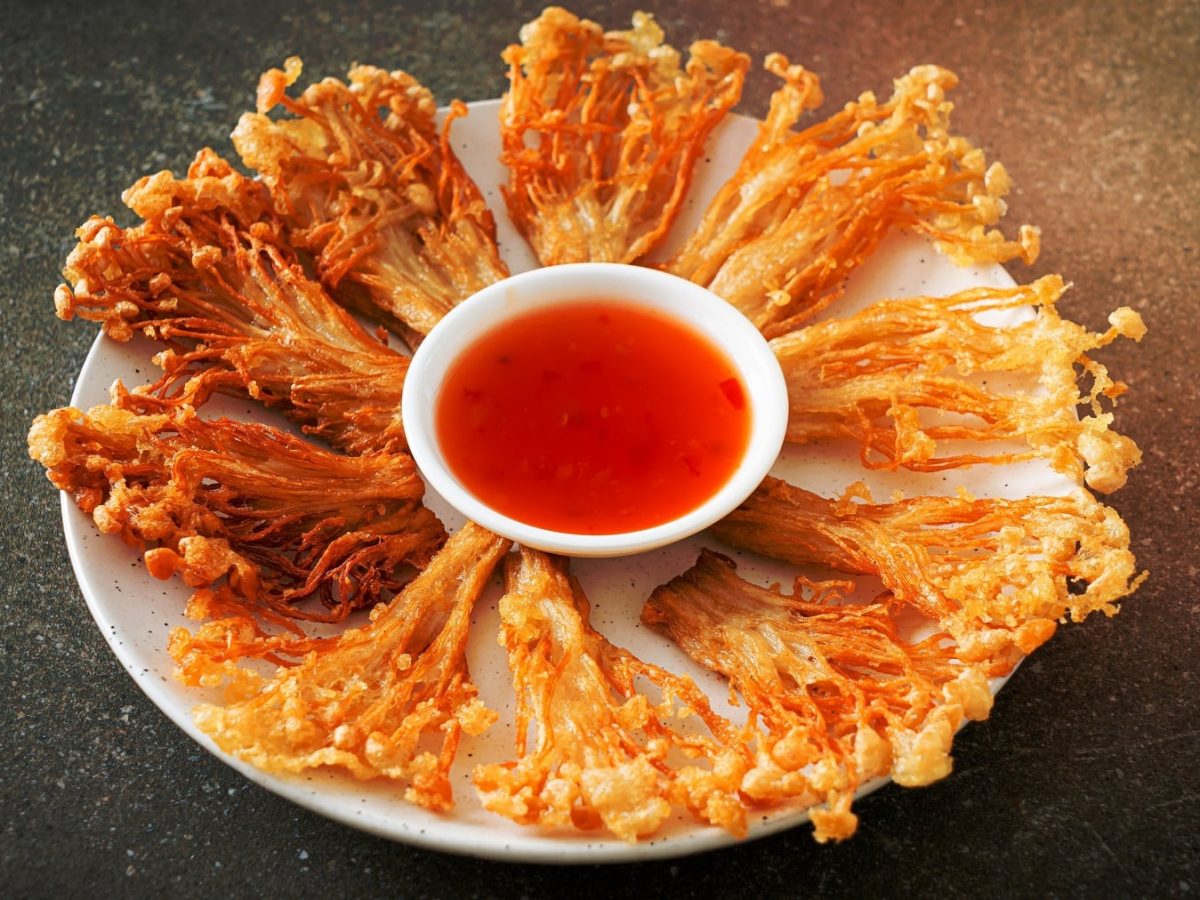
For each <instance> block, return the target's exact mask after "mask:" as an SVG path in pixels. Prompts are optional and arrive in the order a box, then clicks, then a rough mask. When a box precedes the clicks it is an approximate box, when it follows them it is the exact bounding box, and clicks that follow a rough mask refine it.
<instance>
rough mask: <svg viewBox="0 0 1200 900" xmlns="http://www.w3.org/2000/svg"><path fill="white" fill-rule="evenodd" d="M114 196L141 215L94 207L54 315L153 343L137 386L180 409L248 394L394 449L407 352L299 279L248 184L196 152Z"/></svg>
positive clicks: (322, 430) (345, 444) (360, 445)
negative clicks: (151, 358)
mask: <svg viewBox="0 0 1200 900" xmlns="http://www.w3.org/2000/svg"><path fill="white" fill-rule="evenodd" d="M124 199H125V202H126V203H127V204H128V205H129V206H130V208H132V209H133V210H134V211H135V212H137V213H138V214H140V215H142V216H143V217H144V218H145V219H146V222H145V223H144V224H142V225H139V226H137V227H135V228H120V227H118V226H117V225H116V224H114V223H113V221H112V220H111V219H102V218H100V217H98V216H94V217H92V218H91V219H89V220H88V221H87V222H86V223H85V224H84V225H83V226H82V227H81V228H80V229H79V232H78V235H79V241H80V242H79V245H78V246H77V247H76V248H75V249H74V250H73V251H72V252H71V255H70V256H69V257H68V258H67V263H66V268H65V269H64V271H63V274H64V276H65V277H66V279H67V284H63V285H61V286H60V287H59V288H58V290H57V291H56V292H55V295H54V300H55V305H56V307H57V310H58V315H59V318H62V319H71V318H73V317H74V316H80V317H82V318H85V319H90V320H92V321H98V322H100V323H102V324H103V327H104V332H105V334H107V335H108V336H110V337H112V338H115V339H117V340H120V341H127V340H129V338H130V337H131V336H132V335H133V333H134V331H135V330H138V331H142V332H144V333H145V334H146V335H148V336H149V337H152V338H156V339H158V340H160V341H163V342H165V343H166V344H167V347H168V349H167V350H165V351H163V352H162V353H160V354H158V356H157V357H156V358H155V359H156V361H157V362H158V363H159V364H160V365H161V366H162V367H163V369H164V375H163V377H162V379H161V380H160V381H159V382H158V384H156V385H155V386H153V388H151V389H148V390H154V391H155V392H157V393H158V395H159V396H162V397H170V398H171V399H172V401H173V402H174V403H175V404H176V405H178V406H180V407H185V406H199V405H200V404H202V403H203V402H204V401H205V400H207V399H208V397H209V396H210V395H211V394H212V393H213V392H215V391H222V392H230V393H241V394H248V395H249V396H251V397H254V398H256V399H258V400H261V401H262V402H264V403H266V404H267V405H268V406H276V407H279V408H281V409H282V411H283V412H284V413H285V414H286V415H287V416H288V417H289V418H291V419H293V420H294V421H296V422H299V423H301V424H302V425H303V427H304V430H305V431H307V432H309V433H311V434H316V435H319V436H321V437H323V438H325V439H327V440H328V441H330V443H332V444H333V445H334V446H337V447H340V448H342V449H344V450H347V451H349V452H351V453H365V452H371V451H376V450H389V451H390V450H403V449H404V448H405V447H406V446H407V445H406V443H405V440H404V430H403V426H402V424H401V419H400V396H401V391H402V388H403V384H404V373H405V372H406V371H407V370H408V359H407V357H405V356H402V355H401V354H399V353H396V352H395V351H392V350H389V349H388V348H387V347H386V346H385V345H384V344H383V343H381V341H380V340H379V339H377V338H375V337H372V336H371V335H370V334H368V333H367V332H366V331H365V330H364V329H363V328H362V326H360V325H359V324H358V322H356V321H355V320H354V319H353V318H352V317H351V316H350V315H349V314H348V313H347V312H346V311H345V310H344V309H342V308H341V307H340V306H338V305H337V304H336V303H334V302H333V301H332V300H331V299H330V298H329V296H328V295H327V294H326V293H325V292H324V290H323V289H322V288H321V286H320V285H319V284H318V283H316V282H314V281H312V280H311V279H309V278H308V277H307V276H306V275H305V274H304V271H303V269H302V268H301V266H300V264H299V262H298V260H297V259H296V257H295V254H294V252H293V251H292V249H291V248H290V247H289V246H288V244H287V242H286V241H285V240H284V237H283V234H282V228H281V226H280V223H279V220H278V219H276V218H275V216H274V214H273V213H272V212H271V199H270V196H269V194H268V193H267V190H266V188H265V187H264V186H263V185H262V184H260V183H258V182H256V181H253V180H251V179H249V178H246V177H245V176H244V175H241V174H240V173H238V172H235V171H234V170H233V169H232V168H230V166H229V164H228V163H227V162H225V160H223V159H221V158H220V157H219V156H217V155H216V154H215V153H214V152H213V151H212V150H201V151H200V153H199V154H198V155H197V156H196V160H195V162H193V163H192V165H191V168H190V169H189V170H188V176H187V178H185V179H176V178H174V177H173V176H172V175H171V174H170V173H169V172H160V173H158V174H157V175H153V176H150V177H148V178H143V179H142V180H141V181H139V182H138V183H137V184H135V185H134V186H133V187H132V188H130V189H129V190H128V191H126V192H125V197H124Z"/></svg>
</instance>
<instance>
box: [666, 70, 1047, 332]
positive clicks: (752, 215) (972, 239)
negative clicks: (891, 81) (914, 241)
mask: <svg viewBox="0 0 1200 900" xmlns="http://www.w3.org/2000/svg"><path fill="white" fill-rule="evenodd" d="M766 67H767V69H769V70H770V71H771V72H773V73H774V74H776V75H778V76H779V77H780V78H783V79H784V82H785V83H784V86H783V87H781V88H780V89H779V90H778V91H776V93H775V94H774V96H772V98H771V108H770V112H769V114H768V116H767V119H766V121H765V122H764V123H763V124H762V125H761V126H760V128H759V133H758V137H757V138H756V139H755V141H754V143H753V144H752V145H751V147H750V149H749V150H748V151H747V152H746V155H745V156H744V157H743V159H742V162H741V164H740V165H739V167H738V170H737V171H736V172H735V173H734V175H733V177H732V178H730V179H729V181H728V182H726V184H725V185H724V186H723V187H722V188H721V189H720V191H719V192H718V193H717V195H716V197H715V198H714V199H713V201H712V203H710V204H709V206H708V209H707V210H706V212H705V214H704V219H703V221H702V222H701V224H700V227H699V228H698V229H697V231H696V232H695V234H693V235H692V236H691V237H690V238H689V239H688V241H687V242H686V243H685V244H684V246H683V247H682V248H681V249H680V250H679V251H678V252H677V253H676V254H675V255H674V256H673V257H672V258H671V259H670V260H668V261H667V263H665V265H664V268H665V269H666V270H667V271H669V272H673V273H675V274H676V275H681V276H683V277H684V278H688V279H690V280H692V281H694V282H696V283H697V284H702V285H704V286H705V287H708V288H709V289H710V290H712V291H713V292H714V293H716V294H719V295H720V296H721V297H724V298H725V299H726V300H728V301H729V302H730V303H732V304H733V305H734V306H736V307H737V308H738V309H740V310H741V311H742V312H743V313H745V314H746V316H747V317H748V318H749V319H750V320H751V321H753V322H754V324H755V325H757V326H758V327H759V329H761V330H762V331H763V333H764V334H766V335H767V336H768V337H775V336H777V335H779V334H783V333H784V332H787V331H790V330H791V329H793V328H795V327H796V326H797V325H799V324H801V323H802V322H804V321H805V320H807V319H808V318H810V317H811V316H812V315H814V314H815V313H816V312H818V311H819V310H821V309H824V308H825V307H826V306H828V305H829V304H830V303H832V302H833V301H834V300H836V299H837V298H838V297H840V296H841V295H842V293H843V292H844V289H845V281H846V276H847V275H849V274H850V271H851V270H852V269H854V268H855V267H856V266H858V265H859V264H860V263H862V261H863V260H864V259H866V258H867V257H868V256H870V254H871V253H872V251H873V250H874V249H875V248H876V246H877V245H878V244H879V242H880V240H881V239H882V238H883V237H884V235H885V234H887V233H888V232H889V231H891V230H893V229H895V228H898V227H906V228H909V229H912V230H913V231H916V232H918V233H920V234H923V235H926V236H928V237H930V238H931V239H933V240H934V241H935V242H936V245H937V247H938V249H939V250H941V251H942V252H944V253H946V254H947V255H948V256H949V257H950V258H951V259H953V260H954V261H956V262H959V263H968V262H985V261H993V262H1003V261H1005V260H1009V259H1014V258H1018V257H1019V258H1021V259H1024V260H1025V261H1027V262H1030V261H1032V260H1033V258H1034V257H1036V255H1037V250H1038V232H1037V230H1036V229H1034V228H1031V227H1029V226H1022V228H1021V229H1020V234H1019V237H1018V238H1017V239H1016V240H1007V239H1005V238H1004V236H1003V235H1002V234H1001V233H1000V232H999V231H996V230H994V229H992V228H991V226H993V225H995V224H996V222H998V221H999V219H1000V217H1001V216H1002V215H1003V214H1004V211H1005V206H1004V202H1003V200H1002V199H1001V198H1002V197H1003V196H1004V195H1005V194H1006V193H1007V192H1008V189H1009V179H1008V175H1007V173H1006V172H1005V171H1004V168H1003V167H1002V166H1001V165H1000V164H999V163H994V164H993V165H991V166H990V167H988V166H987V165H986V162H985V160H984V155H983V152H982V151H981V150H979V149H977V148H975V147H973V146H972V145H971V144H970V143H969V142H968V141H967V140H966V139H965V138H962V137H958V136H954V135H952V134H951V133H950V131H949V127H950V110H951V108H952V104H951V103H949V102H947V101H946V99H945V92H946V90H947V89H949V88H952V87H953V86H954V85H955V84H956V83H957V79H956V78H955V76H954V75H953V73H951V72H949V71H947V70H945V69H942V68H939V67H937V66H919V67H917V68H914V69H912V70H911V71H910V72H909V73H908V74H907V75H905V76H904V77H903V78H899V79H897V80H896V82H895V92H894V94H893V95H892V98H891V99H890V100H889V101H888V102H886V103H883V104H880V103H877V102H876V100H875V96H874V95H873V94H871V93H865V94H863V95H861V96H860V97H859V98H858V100H857V101H856V102H854V103H849V104H847V105H846V106H845V107H844V108H843V109H842V110H841V111H839V112H837V113H835V114H834V115H832V116H830V117H829V118H828V119H826V120H824V121H823V122H818V123H816V124H814V125H811V126H809V127H808V128H806V129H804V130H803V131H798V132H795V131H792V126H793V125H794V124H795V123H796V121H797V119H799V118H800V116H801V114H802V113H803V112H805V111H806V110H809V109H812V108H814V107H816V106H818V105H819V104H820V103H821V99H822V97H821V89H820V85H819V83H818V80H817V78H816V76H815V75H813V74H812V73H810V72H808V71H806V70H805V69H804V68H802V67H801V66H789V65H788V61H787V59H786V58H784V57H783V56H781V55H780V54H778V53H774V54H771V55H770V56H768V57H767V61H766Z"/></svg>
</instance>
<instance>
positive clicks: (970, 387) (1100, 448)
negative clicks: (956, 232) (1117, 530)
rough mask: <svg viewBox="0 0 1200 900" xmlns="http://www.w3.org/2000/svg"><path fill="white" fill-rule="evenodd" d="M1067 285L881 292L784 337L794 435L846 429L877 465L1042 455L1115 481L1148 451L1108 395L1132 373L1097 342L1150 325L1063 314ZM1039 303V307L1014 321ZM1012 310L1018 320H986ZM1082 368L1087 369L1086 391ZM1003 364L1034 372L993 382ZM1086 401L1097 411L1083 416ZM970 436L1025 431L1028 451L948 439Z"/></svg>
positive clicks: (1120, 389) (1079, 472)
mask: <svg viewBox="0 0 1200 900" xmlns="http://www.w3.org/2000/svg"><path fill="white" fill-rule="evenodd" d="M1062 292H1063V282H1062V279H1061V278H1059V277H1058V276H1057V275H1051V276H1047V277H1046V278H1042V279H1039V280H1038V281H1036V282H1034V283H1033V284H1031V285H1028V286H1025V287H1016V288H1010V289H1002V288H978V289H975V290H969V291H963V292H961V293H958V294H954V295H952V296H949V297H915V298H912V299H905V300H885V301H883V302H881V303H876V304H875V305H873V306H871V307H869V308H867V309H866V310H864V311H863V312H861V313H859V314H858V315H856V316H852V317H850V318H848V319H837V320H830V321H825V322H819V323H817V324H815V325H810V326H808V327H806V328H802V329H799V330H797V331H794V332H791V333H790V334H786V335H784V336H782V337H778V338H775V339H774V340H773V341H772V342H771V348H772V349H773V350H774V351H775V355H776V357H777V358H778V359H779V364H780V366H781V368H782V369H783V373H784V377H785V378H786V379H787V385H788V397H789V398H790V404H791V414H790V417H789V420H788V432H787V439H788V440H789V441H794V442H796V443H807V442H808V441H812V440H816V439H819V438H848V439H850V440H852V441H854V442H856V443H858V444H860V445H861V447H862V460H863V463H864V464H865V465H866V466H868V467H869V468H896V467H898V466H903V467H905V468H908V469H914V470H917V471H921V472H930V471H938V470H941V469H947V468H951V467H955V466H964V465H972V464H975V463H995V464H1000V463H1010V462H1017V461H1020V460H1025V459H1030V458H1033V457H1042V458H1045V459H1047V460H1049V461H1050V463H1051V464H1052V465H1053V466H1054V467H1055V468H1056V469H1057V470H1059V471H1060V472H1063V473H1065V474H1067V475H1070V476H1072V477H1074V478H1075V479H1076V480H1077V481H1081V480H1086V481H1087V483H1088V485H1090V486H1091V487H1092V488H1094V489H1096V490H1098V491H1102V492H1105V493H1107V492H1109V491H1114V490H1116V489H1117V488H1119V487H1121V486H1122V485H1123V484H1125V478H1126V472H1127V471H1128V469H1129V468H1130V467H1132V466H1134V465H1136V464H1137V463H1138V462H1139V461H1140V460H1141V455H1142V454H1141V451H1140V450H1138V448H1137V445H1136V444H1134V442H1133V441H1131V440H1130V439H1129V438H1127V437H1125V436H1123V435H1120V434H1117V433H1116V432H1114V431H1112V430H1111V429H1110V426H1111V424H1112V420H1113V416H1112V413H1111V412H1110V411H1106V410H1105V409H1103V408H1102V407H1101V404H1100V398H1101V397H1104V398H1107V399H1108V400H1110V401H1111V400H1115V398H1116V397H1118V396H1120V395H1121V394H1122V393H1124V391H1125V385H1124V384H1122V383H1121V382H1118V381H1114V380H1113V379H1112V378H1111V377H1109V374H1108V370H1107V369H1106V368H1105V367H1104V366H1103V365H1101V364H1100V363H1097V362H1095V361H1094V360H1092V359H1090V358H1089V357H1088V356H1087V353H1088V352H1089V351H1091V350H1095V349H1097V348H1099V347H1103V346H1105V345H1106V344H1109V343H1111V342H1112V341H1114V340H1116V339H1117V338H1118V337H1131V338H1133V339H1134V340H1141V338H1142V335H1143V334H1145V330H1146V327H1145V325H1144V324H1143V323H1142V319H1141V317H1140V316H1139V315H1138V314H1137V313H1136V312H1134V311H1133V310H1131V309H1129V308H1128V307H1122V308H1121V309H1118V310H1117V311H1116V312H1114V313H1113V314H1112V315H1111V316H1109V322H1110V323H1111V326H1112V327H1110V328H1109V329H1108V330H1107V331H1105V332H1103V333H1100V334H1096V333H1093V332H1090V331H1088V330H1087V329H1086V328H1084V327H1083V326H1082V325H1077V324H1076V323H1074V322H1071V321H1068V320H1066V319H1063V318H1061V317H1060V316H1059V315H1058V312H1057V310H1056V309H1055V303H1056V302H1057V300H1058V298H1059V296H1060V295H1061V294H1062ZM1029 307H1033V308H1035V309H1036V315H1034V316H1032V317H1029V318H1024V319H1023V320H1020V321H1017V322H1016V323H1015V324H1014V322H1013V317H1016V316H1017V311H1018V310H1022V311H1023V310H1024V309H1026V308H1029ZM1002 313H1004V314H1007V316H1009V319H1008V321H1006V322H1005V323H1004V324H1001V325H995V324H988V323H989V322H990V321H993V320H989V319H988V316H993V317H994V316H996V315H997V314H1002ZM1076 367H1078V368H1079V370H1080V371H1082V372H1083V373H1084V374H1086V375H1087V376H1089V377H1090V380H1091V386H1090V390H1088V392H1087V393H1086V394H1084V395H1082V396H1081V395H1080V392H1079V387H1078V385H1077V374H1076ZM1001 373H1014V374H1017V375H1020V376H1025V379H1026V383H1025V384H1024V385H1022V386H1020V387H1019V388H1017V389H1013V390H1004V389H1001V388H999V387H992V386H991V385H989V384H988V378H991V377H992V376H994V375H998V374H1001ZM972 376H976V377H972ZM980 376H982V377H980ZM968 379H970V380H968ZM994 380H995V379H994V378H993V381H994ZM1079 406H1085V407H1087V409H1088V410H1089V412H1090V415H1087V416H1085V417H1084V418H1082V419H1080V418H1079V416H1078V415H1077V414H1076V408H1077V407H1079ZM946 413H950V414H954V415H953V418H946V417H945V416H944V414H946ZM960 441H966V442H970V443H972V444H975V445H979V444H982V443H985V442H990V441H1020V442H1021V443H1024V444H1026V445H1027V446H1028V448H1029V449H1028V450H1013V449H1011V448H991V449H990V450H989V449H988V448H980V449H978V450H976V451H974V452H970V450H968V451H967V452H946V451H944V450H943V447H944V446H945V445H946V444H947V443H949V442H960ZM1085 467H1086V471H1085Z"/></svg>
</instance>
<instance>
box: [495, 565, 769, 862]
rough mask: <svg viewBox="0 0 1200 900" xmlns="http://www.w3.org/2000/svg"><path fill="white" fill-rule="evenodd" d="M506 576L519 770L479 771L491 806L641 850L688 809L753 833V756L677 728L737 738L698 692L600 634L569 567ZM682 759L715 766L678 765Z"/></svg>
mask: <svg viewBox="0 0 1200 900" xmlns="http://www.w3.org/2000/svg"><path fill="white" fill-rule="evenodd" d="M505 576H506V583H507V591H506V593H505V595H504V597H503V599H502V600H501V601H500V615H501V621H502V626H501V632H500V642H501V644H503V645H504V647H505V648H506V649H507V651H508V658H509V665H510V667H511V668H512V673H513V684H514V687H515V689H516V697H517V710H516V733H517V759H516V760H514V761H511V762H504V763H491V764H487V765H481V766H478V767H477V768H476V769H475V772H474V776H473V778H474V781H475V785H476V787H477V788H478V789H479V793H480V796H481V798H482V801H483V805H484V807H486V808H487V809H490V810H492V811H493V812H497V813H500V814H501V815H504V816H507V817H508V818H510V819H513V820H514V821H516V822H520V823H522V824H538V825H542V826H547V827H556V826H571V825H573V826H575V827H576V828H583V829H590V828H596V827H599V826H600V825H603V826H604V827H605V828H607V829H608V830H609V831H611V832H612V833H613V834H615V835H616V836H617V837H619V838H621V839H623V840H626V841H631V842H632V841H636V840H638V839H639V838H642V837H645V836H647V835H650V834H652V833H653V832H654V831H656V830H657V829H658V827H659V826H660V825H661V824H662V822H663V821H664V820H665V819H666V818H667V817H668V816H669V815H670V814H671V809H672V804H673V803H679V804H681V805H685V806H687V807H688V808H689V809H690V810H691V812H692V813H693V814H694V815H696V816H697V817H698V818H700V819H701V820H702V821H705V822H711V823H714V824H717V825H720V826H722V827H724V828H726V829H728V830H729V831H732V832H733V833H735V834H739V835H740V834H744V833H745V831H746V821H745V811H744V809H743V807H742V804H741V802H740V800H739V798H738V796H737V785H738V783H739V781H740V779H741V776H742V773H743V772H744V770H745V766H746V758H745V756H744V754H743V752H742V751H740V750H738V749H730V750H722V749H721V748H720V747H719V745H718V744H717V743H715V742H714V741H713V740H712V739H711V738H708V737H706V736H702V735H698V734H685V733H683V732H681V731H679V730H677V729H676V728H674V727H672V726H671V725H670V724H669V719H670V718H672V717H673V716H678V717H680V718H685V717H688V716H690V715H693V714H694V715H696V716H699V717H700V718H701V719H702V720H703V721H704V723H705V724H706V725H707V726H708V727H709V728H710V729H712V731H713V732H714V733H716V734H721V735H725V734H727V733H729V732H731V731H732V728H731V726H730V725H729V723H727V722H725V721H724V720H723V719H721V718H720V717H719V716H717V715H716V714H715V713H713V712H712V711H711V709H710V708H709V705H708V701H707V699H706V698H705V697H704V695H703V694H702V693H701V692H700V690H699V688H697V687H696V685H695V684H694V683H693V682H692V681H691V680H690V679H687V678H683V677H680V676H676V675H672V674H671V673H669V672H667V671H665V670H663V669H660V668H659V667H657V666H654V665H651V664H649V663H644V662H642V661H641V660H639V659H637V658H636V657H634V656H632V655H631V654H630V653H628V652H627V651H625V650H622V649H621V648H619V647H615V646H613V645H612V644H610V643H608V641H606V640H605V639H604V638H603V637H602V636H601V635H600V634H598V633H597V632H596V631H594V630H593V629H592V627H591V625H590V624H589V623H588V603H587V599H586V598H585V597H584V596H583V592H582V590H581V589H580V587H579V585H578V583H577V582H574V581H573V580H572V579H571V578H570V577H569V576H568V575H567V573H566V563H565V561H561V560H559V561H556V560H554V559H552V558H551V557H549V556H547V555H546V554H544V553H541V552H539V551H537V550H529V549H524V548H523V549H522V550H521V554H520V557H519V558H517V557H512V558H510V559H509V560H508V562H507V564H506V566H505ZM639 676H640V677H643V678H645V679H646V680H647V681H649V682H650V683H651V684H652V685H654V686H655V687H656V688H658V689H659V690H660V691H661V692H662V700H661V702H660V703H657V704H655V703H652V702H651V701H650V700H649V698H648V697H647V696H646V695H645V694H642V693H639V692H638V691H637V689H636V688H635V686H634V680H635V679H636V678H638V677H639ZM531 724H532V725H534V726H535V728H536V732H537V739H536V744H535V746H534V747H533V749H532V750H531V749H529V748H528V747H527V743H526V742H527V736H528V732H529V728H530V725H531ZM673 751H679V752H680V753H682V754H683V755H684V756H686V757H693V758H694V757H702V758H704V760H705V761H706V763H707V765H705V766H699V765H693V764H681V763H679V762H678V761H675V760H668V755H669V754H671V753H672V752H673Z"/></svg>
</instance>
